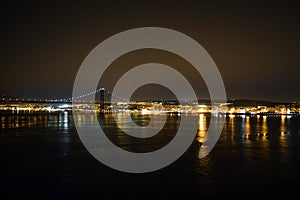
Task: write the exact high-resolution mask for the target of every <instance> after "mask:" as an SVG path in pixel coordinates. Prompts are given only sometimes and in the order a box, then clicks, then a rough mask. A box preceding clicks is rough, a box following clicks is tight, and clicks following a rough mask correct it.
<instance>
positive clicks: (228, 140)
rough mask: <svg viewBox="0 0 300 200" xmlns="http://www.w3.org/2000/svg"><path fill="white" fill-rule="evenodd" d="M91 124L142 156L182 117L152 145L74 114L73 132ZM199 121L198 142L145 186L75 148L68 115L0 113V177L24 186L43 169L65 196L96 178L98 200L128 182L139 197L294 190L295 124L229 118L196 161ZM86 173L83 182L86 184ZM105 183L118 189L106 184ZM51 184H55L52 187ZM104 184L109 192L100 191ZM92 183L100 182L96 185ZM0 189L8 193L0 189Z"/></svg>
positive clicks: (106, 121) (298, 164)
mask: <svg viewBox="0 0 300 200" xmlns="http://www.w3.org/2000/svg"><path fill="white" fill-rule="evenodd" d="M95 117H97V118H98V119H99V123H100V124H101V126H102V127H103V128H104V129H105V131H106V135H107V136H108V137H109V138H110V139H111V141H112V142H114V143H115V144H116V145H119V146H120V147H121V148H123V149H125V150H128V151H136V152H147V151H151V150H153V149H157V148H159V147H162V146H164V145H165V144H166V143H167V142H169V141H171V140H172V137H173V136H174V134H176V129H177V128H178V126H179V124H180V116H179V115H177V114H174V113H173V114H170V115H169V117H168V118H167V122H166V124H165V126H164V128H163V130H162V132H161V133H160V134H158V135H156V136H154V137H153V139H152V140H148V139H147V140H146V139H141V140H136V139H134V138H132V137H128V136H127V135H126V134H125V133H124V132H122V131H120V130H118V129H117V127H116V125H115V122H114V120H113V117H112V115H111V114H103V115H99V116H97V115H95V114H91V115H86V114H83V115H78V120H79V125H80V124H81V122H85V121H90V120H92V119H95ZM118 117H120V119H122V117H124V116H122V114H120V115H119V116H118ZM197 117H199V118H198V132H197V133H195V136H196V137H195V138H196V139H195V142H194V143H193V144H192V146H191V148H190V149H189V150H188V151H187V152H186V153H185V154H184V155H183V156H182V158H180V159H179V161H176V162H175V163H174V164H172V165H171V166H170V167H167V168H166V169H163V170H162V171H158V172H157V173H152V174H151V173H150V174H148V175H145V177H146V178H145V180H147V181H145V180H144V179H142V178H140V176H138V177H136V176H131V175H122V176H121V177H119V176H116V172H115V171H110V170H109V168H107V167H106V166H102V167H101V166H100V167H99V163H98V162H96V161H95V160H93V159H92V158H91V156H90V155H89V153H88V152H87V151H86V150H85V148H84V147H83V145H82V144H81V142H80V140H79V137H78V136H77V133H76V129H75V127H74V122H73V118H72V114H71V113H67V112H58V113H46V112H44V113H21V112H20V113H18V114H13V115H12V114H2V113H1V115H0V120H1V126H0V127H1V128H0V150H1V151H0V156H1V160H2V162H1V163H2V165H1V166H0V169H2V172H3V173H2V174H1V170H0V175H1V177H3V176H4V175H5V174H7V173H4V172H10V173H8V174H14V173H16V174H17V175H16V177H17V178H15V179H16V180H12V182H14V183H15V182H16V181H20V180H19V179H18V177H21V176H26V173H27V174H28V177H27V179H26V180H31V176H32V175H33V174H35V173H37V172H36V169H39V167H40V165H42V164H41V163H45V166H44V167H45V168H44V169H43V170H46V171H47V173H48V174H50V176H53V177H56V178H57V176H58V178H57V179H62V180H64V182H63V183H59V184H58V186H57V187H59V188H60V187H61V188H62V189H58V191H60V194H61V193H66V194H68V195H70V194H74V191H77V190H80V189H79V188H88V187H90V185H85V184H83V183H86V182H88V181H90V180H91V179H93V178H94V177H95V179H96V180H95V181H94V182H93V184H95V185H97V184H98V185H97V186H98V187H96V186H95V189H94V190H92V191H91V192H95V193H96V191H99V188H103V187H104V189H103V190H101V193H102V194H103V193H105V192H106V190H107V191H109V189H110V188H115V187H117V188H125V189H124V190H123V192H126V191H127V190H128V191H131V189H132V188H130V186H127V185H128V177H130V178H129V179H130V180H132V182H136V183H142V184H137V185H135V186H136V187H137V188H138V190H140V191H144V190H145V189H144V188H143V184H149V185H148V186H152V185H154V184H155V185H158V186H159V187H161V188H162V187H164V188H165V189H166V190H169V191H167V192H166V191H165V193H166V194H169V192H173V191H174V187H175V188H176V189H175V190H179V189H182V188H178V187H179V186H181V185H186V186H185V187H186V188H184V189H185V190H186V191H187V192H193V191H194V193H195V194H198V193H199V194H201V195H202V196H204V197H208V198H210V197H215V196H217V197H222V195H224V194H227V197H230V196H231V195H232V194H234V195H238V196H239V195H240V196H243V195H244V193H245V192H246V193H247V195H248V194H256V193H257V194H263V193H265V194H270V196H271V195H272V194H274V193H276V192H277V193H278V192H279V191H280V190H279V189H280V188H282V187H284V190H287V191H294V190H295V191H296V190H297V188H296V185H297V184H296V183H297V179H298V178H300V172H299V169H300V160H299V155H300V118H296V117H292V118H287V117H284V116H282V117H258V116H254V117H240V116H234V115H231V116H228V117H227V118H226V123H225V125H224V128H223V132H222V134H221V136H220V138H219V141H218V142H217V144H216V146H215V148H214V149H213V150H212V151H211V152H210V154H209V155H208V156H207V157H205V158H203V159H198V152H199V148H200V145H198V143H202V142H204V141H205V136H206V134H207V129H208V126H209V122H210V115H207V114H201V115H199V116H197ZM133 119H135V120H136V123H137V124H138V125H141V126H143V125H147V123H149V120H150V119H149V117H148V116H147V115H144V116H139V115H135V116H133ZM124 123H125V125H126V122H124ZM28 158H30V159H29V161H28ZM85 163H87V164H85ZM24 164H25V166H26V165H28V166H29V167H28V171H25V172H26V173H25V175H24V173H23V172H24V170H23V168H22V167H23V165H24ZM53 165H54V166H56V168H58V169H60V168H61V167H63V170H62V172H61V173H62V174H60V172H55V171H53ZM61 165H62V166H61ZM49 166H51V167H49ZM77 168H78V170H79V171H80V172H77V174H76V173H75V172H74V171H72V170H71V169H73V170H74V169H76V170H77ZM91 168H92V169H91ZM98 168H99V169H98ZM22 170H23V171H22ZM76 170H75V171H76ZM18 171H20V174H18ZM12 172H13V173H12ZM95 173H96V175H95ZM43 174H44V173H43V172H41V173H40V174H39V176H38V177H36V179H37V180H40V181H41V182H43V181H45V176H43ZM87 174H88V175H89V176H87V178H86V175H87ZM61 176H62V177H61ZM111 176H114V177H115V178H116V179H117V180H118V181H119V182H118V183H116V181H111V180H113V179H112V178H111ZM40 177H43V178H40ZM57 179H55V180H53V182H54V183H55V184H57V183H56V182H57ZM77 179H78V181H76V180H77ZM103 179H104V181H106V182H105V183H106V185H107V186H106V185H103V184H102V182H103ZM119 179H120V180H119ZM97 180H101V184H100V183H99V182H97ZM143 181H144V182H143ZM65 182H66V183H65ZM148 182H149V183H148ZM0 183H1V180H0ZM32 184H33V183H32ZM66 184H67V185H68V186H69V185H76V187H75V188H77V189H74V188H72V189H69V190H65V188H66ZM168 184H169V185H170V188H169V189H168V187H167V185H168ZM282 184H284V185H282ZM3 185H4V186H3ZM285 185H286V187H285ZM2 186H3V187H4V188H5V189H9V188H8V187H5V184H2ZM35 187H38V186H36V185H35ZM39 189H41V188H39ZM232 190H234V193H232V192H231V191H232ZM88 191H90V190H88ZM251 191H255V193H251ZM249 192H250V193H249ZM97 194H98V193H97ZM107 194H108V192H107ZM110 194H111V193H109V194H108V195H110Z"/></svg>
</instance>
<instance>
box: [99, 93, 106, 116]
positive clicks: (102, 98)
mask: <svg viewBox="0 0 300 200" xmlns="http://www.w3.org/2000/svg"><path fill="white" fill-rule="evenodd" d="M104 92H105V91H104V88H102V89H101V90H100V111H101V112H103V111H104V102H105V101H104V98H105V97H104Z"/></svg>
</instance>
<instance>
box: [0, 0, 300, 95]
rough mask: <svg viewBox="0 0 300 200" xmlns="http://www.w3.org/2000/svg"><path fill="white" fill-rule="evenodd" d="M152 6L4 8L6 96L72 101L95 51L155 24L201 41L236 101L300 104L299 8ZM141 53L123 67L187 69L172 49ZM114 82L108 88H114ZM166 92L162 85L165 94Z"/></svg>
mask: <svg viewBox="0 0 300 200" xmlns="http://www.w3.org/2000/svg"><path fill="white" fill-rule="evenodd" d="M145 2H146V3H145ZM145 2H142V1H136V2H135V1H102V2H100V1H99V2H88V1H81V2H79V1H74V2H73V1H66V2H64V3H61V2H59V1H57V2H56V3H54V1H53V2H51V3H50V1H49V3H47V2H46V1H43V3H41V2H38V1H37V2H29V1H26V2H25V1H24V2H22V1H20V2H19V3H17V2H14V1H12V3H11V2H10V3H8V1H7V2H6V3H1V6H0V15H1V16H0V23H1V32H0V34H1V37H0V39H1V59H0V66H1V73H0V95H7V96H14V97H23V98H28V97H30V98H63V97H68V96H71V94H72V87H73V82H74V79H75V76H76V73H77V70H78V68H79V67H80V65H81V63H82V61H83V60H84V58H85V57H86V56H87V55H88V53H89V52H90V51H91V50H92V49H93V48H94V47H95V46H97V45H98V44H99V43H100V42H102V41H103V40H105V39H106V38H108V37H110V36H112V35H114V34H117V33H119V32H121V31H125V30H128V29H132V28H137V27H147V26H155V27H165V28H170V29H174V30H177V31H180V32H182V33H184V34H186V35H188V36H190V37H192V38H193V39H195V40H196V41H198V42H199V43H200V44H201V45H202V46H203V47H204V48H205V49H206V50H207V51H208V53H209V54H210V56H211V57H212V58H213V60H214V61H215V63H216V65H217V66H218V68H219V70H220V72H221V75H222V77H223V80H224V83H225V86H226V91H227V97H228V98H235V99H238V98H247V99H261V100H273V101H300V90H299V88H300V79H299V78H300V56H299V48H300V37H299V36H300V23H299V19H300V6H299V4H295V3H294V2H292V1H281V2H275V1H248V2H247V1H227V2H226V1H222V2H218V1H199V2H197V3H193V2H188V1H182V3H175V2H172V1H164V2H162V1H145ZM136 53H137V54H141V55H140V56H138V55H136V56H134V55H128V56H129V57H130V59H129V58H127V59H126V58H125V56H123V57H121V58H120V60H118V61H116V63H121V64H122V66H123V67H124V66H129V65H130V64H132V63H133V64H134V63H139V64H141V63H142V62H146V61H157V62H163V63H168V64H174V65H178V66H184V63H182V62H183V61H180V59H178V58H175V57H176V56H175V55H169V54H168V53H166V52H159V51H150V52H136ZM160 53H161V55H160ZM180 63H182V65H181V64H180ZM121 64H120V65H118V66H119V67H120V66H121ZM121 68H122V67H121ZM121 71H122V70H121ZM186 73H189V71H188V70H187V72H186ZM116 77H117V76H113V75H112V78H113V79H116ZM192 79H193V78H192ZM109 80H110V78H108V79H107V81H108V82H109ZM107 81H105V83H103V84H106V85H107V86H106V85H105V87H108V88H109V87H111V86H109V84H110V83H108V82H107ZM193 81H194V84H196V86H195V88H196V90H197V95H198V97H199V98H208V96H207V91H206V88H205V85H204V83H203V82H201V81H200V82H199V85H197V83H195V80H191V82H193ZM203 85H204V86H203ZM146 90H151V88H150V89H149V87H148V89H147V88H145V91H146ZM163 90H165V89H164V88H157V91H158V92H157V94H160V93H162V91H163ZM142 93H143V92H141V94H142ZM141 94H139V95H141ZM147 94H149V92H147ZM164 94H166V93H164Z"/></svg>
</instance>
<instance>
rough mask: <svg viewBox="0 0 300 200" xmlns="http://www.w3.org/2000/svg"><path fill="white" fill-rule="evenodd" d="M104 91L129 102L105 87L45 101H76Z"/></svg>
mask: <svg viewBox="0 0 300 200" xmlns="http://www.w3.org/2000/svg"><path fill="white" fill-rule="evenodd" d="M102 91H103V92H105V93H106V94H109V95H110V96H114V97H116V98H117V99H119V100H122V101H125V102H129V101H130V100H128V99H124V98H122V97H120V96H118V95H116V94H114V93H112V92H110V91H109V90H106V89H105V88H98V89H96V90H94V91H91V92H87V93H85V94H82V95H78V96H76V97H68V98H64V99H51V100H47V99H46V101H49V102H72V101H76V100H81V99H83V98H85V97H88V96H91V95H95V94H100V93H101V92H102Z"/></svg>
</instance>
